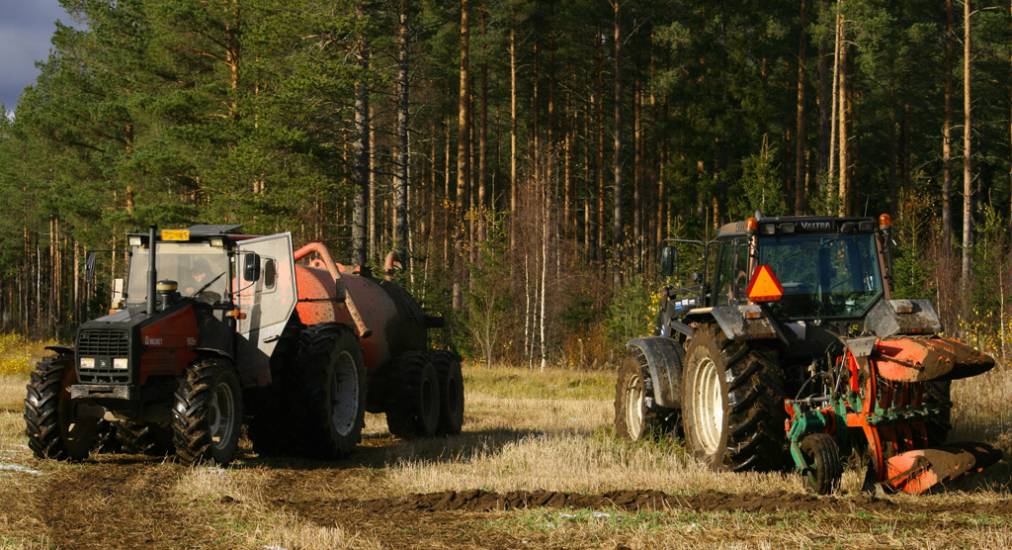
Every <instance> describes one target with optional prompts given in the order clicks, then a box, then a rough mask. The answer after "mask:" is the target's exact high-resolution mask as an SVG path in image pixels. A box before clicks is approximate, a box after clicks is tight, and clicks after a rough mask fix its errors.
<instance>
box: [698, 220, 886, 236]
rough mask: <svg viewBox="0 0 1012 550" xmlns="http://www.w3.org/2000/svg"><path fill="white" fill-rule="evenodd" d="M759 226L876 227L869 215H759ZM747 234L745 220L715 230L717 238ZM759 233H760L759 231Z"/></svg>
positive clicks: (796, 228) (811, 228)
mask: <svg viewBox="0 0 1012 550" xmlns="http://www.w3.org/2000/svg"><path fill="white" fill-rule="evenodd" d="M758 222H759V226H760V227H762V226H764V225H772V226H776V227H781V226H782V225H787V226H791V229H792V232H794V231H797V232H798V233H838V232H840V231H841V230H842V231H847V232H868V231H874V230H875V228H876V227H877V224H876V223H875V219H874V218H869V217H846V218H844V217H834V216H777V217H768V218H767V217H759V218H758ZM747 234H748V226H747V222H745V221H737V222H731V223H726V224H724V225H722V226H721V227H720V229H719V230H718V231H717V238H718V239H728V238H732V237H743V236H745V235H747ZM760 234H761V233H760Z"/></svg>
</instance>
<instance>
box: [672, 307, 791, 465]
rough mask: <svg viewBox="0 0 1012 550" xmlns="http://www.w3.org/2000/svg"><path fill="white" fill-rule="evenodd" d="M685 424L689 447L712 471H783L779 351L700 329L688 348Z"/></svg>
mask: <svg viewBox="0 0 1012 550" xmlns="http://www.w3.org/2000/svg"><path fill="white" fill-rule="evenodd" d="M686 357H687V361H686V368H685V372H684V375H683V380H682V422H683V427H684V430H685V443H686V447H687V448H688V450H689V451H690V452H691V453H692V454H693V455H694V456H695V457H696V458H698V459H700V460H701V461H703V462H704V463H705V464H706V465H707V466H709V467H710V468H711V469H714V470H735V471H739V470H755V471H773V470H783V469H784V467H785V465H787V464H788V463H789V455H788V454H787V446H786V438H785V437H784V416H785V414H786V413H785V412H784V406H783V400H784V391H783V389H782V388H783V372H782V370H781V369H780V366H779V365H778V364H777V363H776V360H775V354H774V352H772V351H770V350H760V349H757V348H753V347H751V346H749V344H742V343H735V342H733V341H731V340H728V339H727V338H725V336H724V333H723V331H721V329H720V328H719V327H716V326H712V325H711V326H709V327H706V326H703V327H699V328H698V329H697V330H696V332H695V336H693V338H692V340H691V341H690V342H689V345H688V349H686Z"/></svg>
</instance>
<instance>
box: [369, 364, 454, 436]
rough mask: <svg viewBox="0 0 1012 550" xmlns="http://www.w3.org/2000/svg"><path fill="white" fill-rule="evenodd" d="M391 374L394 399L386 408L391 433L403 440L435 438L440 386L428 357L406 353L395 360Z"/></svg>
mask: <svg viewBox="0 0 1012 550" xmlns="http://www.w3.org/2000/svg"><path fill="white" fill-rule="evenodd" d="M391 372H392V374H393V377H392V378H391V380H392V384H391V386H392V390H393V396H392V397H393V399H392V400H391V403H390V405H389V406H388V408H387V427H388V428H389V429H390V433H391V434H393V435H395V436H397V437H401V438H409V437H429V436H432V435H435V433H436V430H437V429H438V428H439V417H440V391H439V388H440V385H439V375H438V373H437V372H436V368H435V367H434V366H433V365H432V362H431V361H429V357H428V354H427V353H425V352H423V351H407V352H404V353H402V354H400V355H398V356H397V357H396V358H395V359H394V361H393V364H392V370H391ZM461 406H463V401H461Z"/></svg>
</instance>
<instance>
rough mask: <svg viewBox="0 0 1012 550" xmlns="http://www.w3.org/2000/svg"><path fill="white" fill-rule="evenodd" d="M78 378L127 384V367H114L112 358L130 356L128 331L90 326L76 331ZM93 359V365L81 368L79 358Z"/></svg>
mask: <svg viewBox="0 0 1012 550" xmlns="http://www.w3.org/2000/svg"><path fill="white" fill-rule="evenodd" d="M77 357H78V364H77V380H78V382H81V383H84V384H128V383H130V369H129V368H128V369H126V370H123V369H114V368H113V359H115V358H117V357H121V358H122V357H125V358H127V360H128V361H129V359H130V334H129V333H128V332H126V331H124V330H117V329H106V328H91V329H82V330H81V331H80V332H79V333H78V335H77ZM82 357H90V358H94V360H95V367H94V368H81V363H80V359H81V358H82Z"/></svg>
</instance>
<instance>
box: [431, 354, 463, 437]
mask: <svg viewBox="0 0 1012 550" xmlns="http://www.w3.org/2000/svg"><path fill="white" fill-rule="evenodd" d="M429 361H431V362H432V366H433V367H435V369H436V375H437V376H438V378H439V389H440V391H439V425H438V427H437V429H436V433H438V434H444V435H457V434H459V433H460V430H461V428H462V427H463V426H464V375H463V373H461V371H460V356H459V355H457V354H456V353H454V352H452V351H447V350H434V351H431V352H429Z"/></svg>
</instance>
